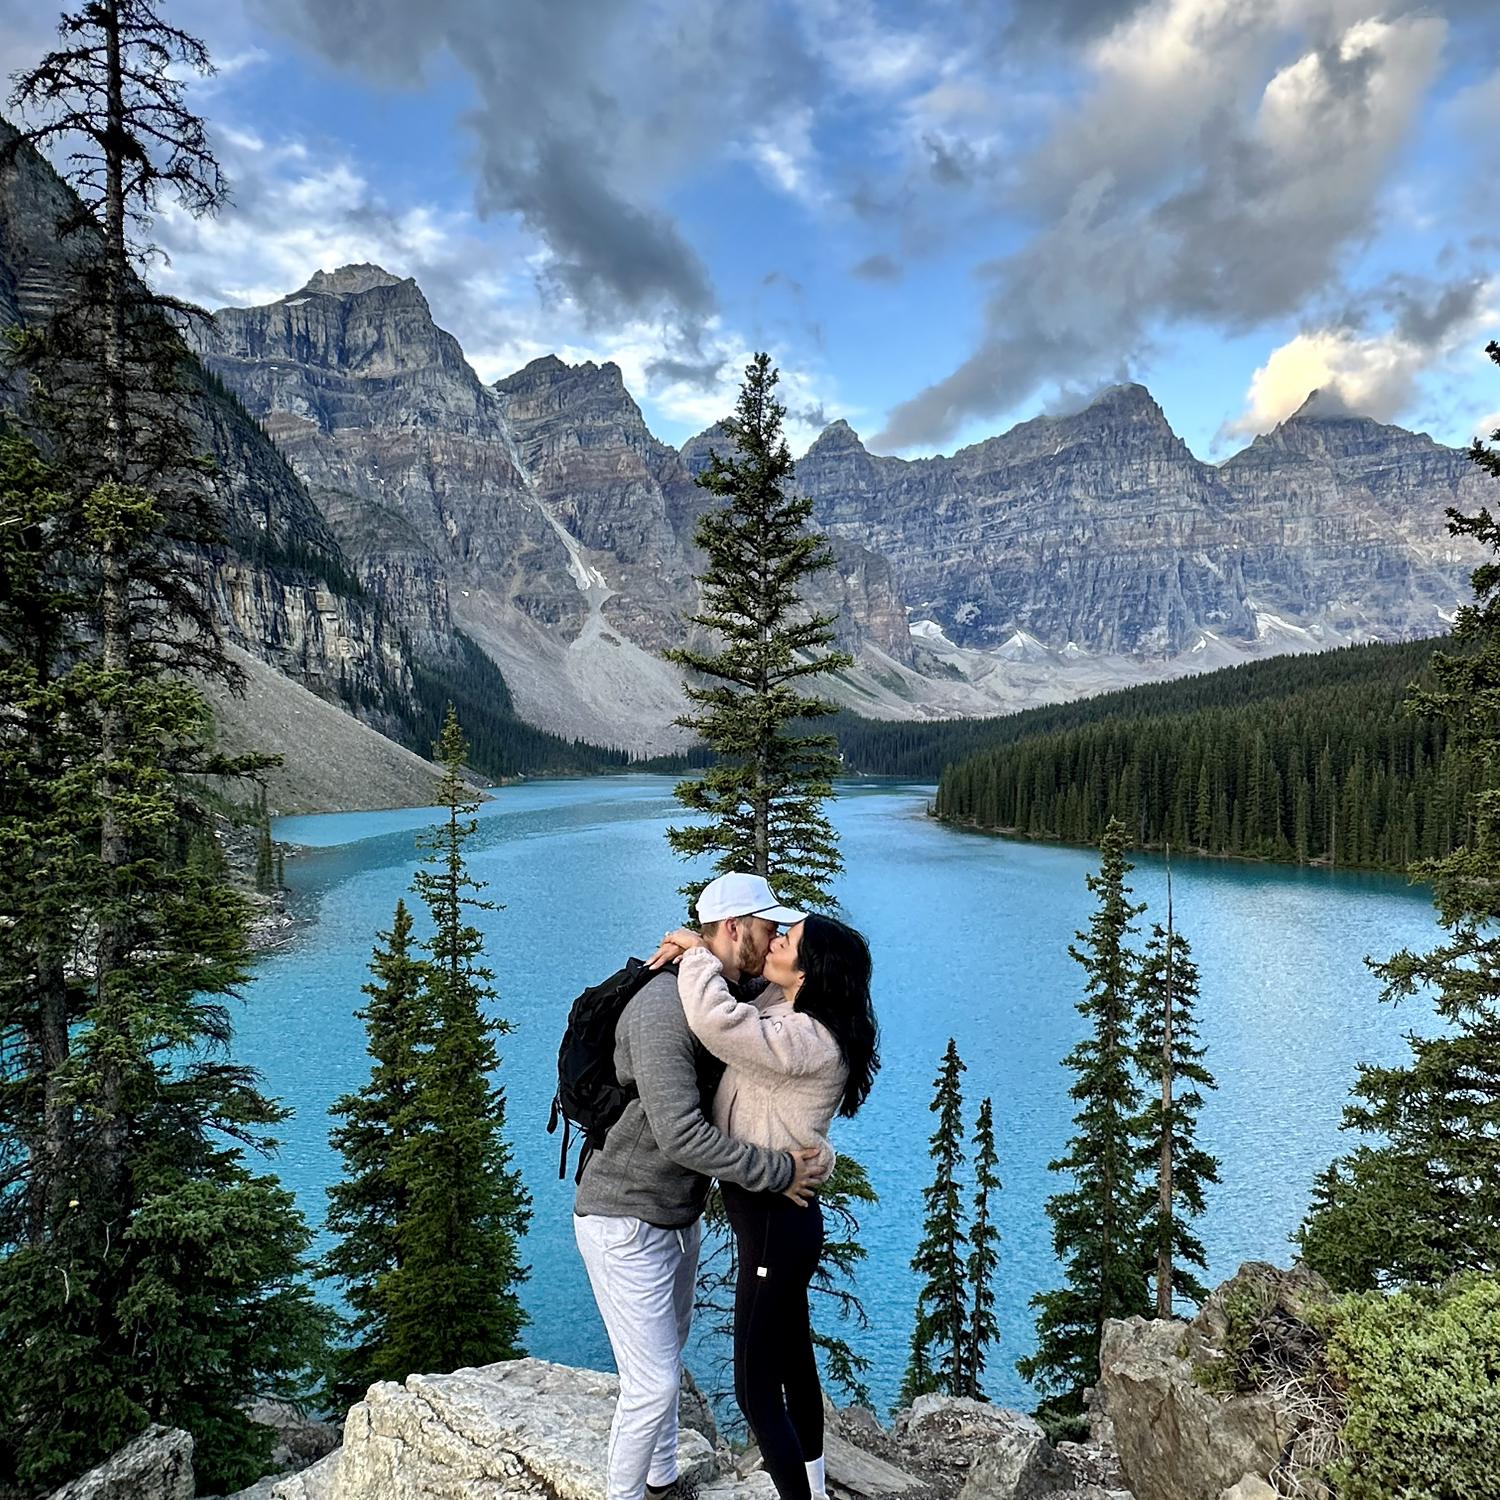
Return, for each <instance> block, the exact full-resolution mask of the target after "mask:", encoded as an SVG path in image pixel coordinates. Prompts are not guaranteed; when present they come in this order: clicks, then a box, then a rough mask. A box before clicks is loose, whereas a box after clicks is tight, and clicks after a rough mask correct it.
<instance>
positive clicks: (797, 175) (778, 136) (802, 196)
mask: <svg viewBox="0 0 1500 1500" xmlns="http://www.w3.org/2000/svg"><path fill="white" fill-rule="evenodd" d="M746 154H747V155H748V156H749V157H750V160H751V161H753V162H754V163H755V165H756V167H757V169H758V170H759V171H760V173H761V175H762V176H763V177H764V178H766V180H767V181H768V182H770V183H771V185H772V186H773V187H776V188H779V189H780V190H781V191H782V192H783V193H785V194H786V195H787V196H788V197H790V198H795V199H797V200H798V201H799V202H801V203H804V204H806V205H807V206H808V207H810V208H817V207H820V206H821V205H823V204H824V203H826V202H827V200H828V192H827V190H826V189H825V188H824V187H823V186H822V184H821V183H820V182H819V180H818V162H817V149H816V147H815V146H814V144H813V112H812V110H811V109H809V108H807V107H806V106H804V107H802V108H800V109H788V110H784V111H782V112H781V113H780V114H779V115H778V116H777V117H776V119H775V120H774V122H773V123H772V124H769V125H762V126H760V127H759V128H758V129H757V130H756V132H755V134H754V136H753V137H752V138H751V142H750V146H749V148H748V151H747V153H746Z"/></svg>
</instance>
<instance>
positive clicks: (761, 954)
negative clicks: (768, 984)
mask: <svg viewBox="0 0 1500 1500" xmlns="http://www.w3.org/2000/svg"><path fill="white" fill-rule="evenodd" d="M769 949H770V944H769V943H768V944H767V945H766V947H765V948H761V947H760V946H759V945H758V944H757V942H756V940H755V934H754V933H751V932H742V933H741V934H740V940H739V942H738V943H737V944H736V945H735V953H734V961H735V963H736V964H738V965H739V970H740V973H741V974H743V975H744V976H745V977H746V978H747V979H759V978H760V972H761V970H762V969H764V968H765V966H766V953H767V952H768V951H769Z"/></svg>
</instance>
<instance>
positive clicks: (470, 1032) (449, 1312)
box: [376, 707, 531, 1375]
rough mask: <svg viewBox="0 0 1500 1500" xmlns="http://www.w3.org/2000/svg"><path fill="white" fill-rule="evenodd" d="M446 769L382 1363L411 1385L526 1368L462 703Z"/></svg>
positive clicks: (427, 885)
mask: <svg viewBox="0 0 1500 1500" xmlns="http://www.w3.org/2000/svg"><path fill="white" fill-rule="evenodd" d="M434 754H435V757H436V759H437V760H438V761H439V762H440V763H441V765H442V766H443V779H442V782H441V784H440V786H439V791H438V799H439V802H440V804H441V805H442V806H443V807H445V808H446V809H447V816H446V817H445V818H444V820H443V822H442V823H440V824H439V825H438V827H437V828H436V829H435V830H434V831H433V832H432V833H430V834H428V835H427V836H426V837H425V838H424V839H423V847H424V849H425V851H426V859H425V863H426V865H427V866H428V868H426V869H423V870H419V871H418V872H417V875H416V879H415V882H414V887H415V890H416V892H417V895H418V896H419V897H420V898H421V900H422V902H423V903H424V905H425V906H426V907H427V910H428V912H429V914H430V915H431V918H432V923H433V933H432V936H431V937H430V938H429V939H428V940H427V941H426V942H425V943H424V944H423V947H424V948H425V949H426V953H427V957H426V959H425V960H424V962H423V965H422V1000H421V1008H422V1033H421V1042H420V1049H419V1055H418V1059H417V1064H416V1077H415V1085H414V1088H413V1092H412V1101H411V1104H410V1106H409V1107H408V1108H407V1109H406V1110H405V1111H403V1113H402V1115H401V1116H399V1117H398V1118H397V1120H396V1122H395V1125H394V1129H395V1132H396V1134H397V1136H398V1137H399V1139H398V1142H397V1146H396V1150H395V1153H394V1165H393V1173H392V1178H393V1185H394V1188H395V1190H396V1191H397V1192H398V1193H399V1194H400V1196H401V1201H402V1214H401V1217H400V1218H399V1219H398V1220H397V1221H396V1222H395V1225H394V1234H393V1245H392V1255H393V1258H394V1262H395V1264H394V1267H393V1269H392V1270H391V1271H390V1273H389V1275H388V1276H387V1277H386V1278H385V1280H384V1285H383V1289H382V1300H383V1307H382V1315H383V1317H384V1320H385V1328H384V1333H385V1339H384V1343H383V1345H382V1347H381V1348H380V1350H379V1352H378V1354H377V1355H376V1358H377V1360H378V1362H379V1363H381V1364H382V1365H383V1366H384V1367H385V1368H387V1369H389V1370H391V1371H392V1372H393V1374H394V1373H396V1372H400V1373H401V1374H402V1375H405V1374H410V1373H412V1372H413V1371H428V1372H432V1371H446V1370H456V1369H458V1368H460V1367H461V1366H464V1365H482V1364H490V1363H493V1362H494V1361H495V1360H500V1359H514V1358H517V1357H519V1356H520V1355H521V1354H522V1353H524V1350H523V1348H522V1345H521V1330H522V1328H523V1327H524V1326H525V1323H526V1314H525V1312H524V1311H523V1310H522V1307H521V1301H520V1296H519V1294H518V1291H517V1288H518V1287H519V1286H520V1284H521V1282H522V1281H523V1280H524V1279H525V1277H526V1275H527V1268H526V1267H525V1266H523V1265H522V1263H521V1253H520V1241H521V1236H522V1235H523V1234H524V1233H525V1232H526V1227H527V1225H528V1224H529V1223H530V1220H531V1199H530V1196H529V1195H528V1194H527V1192H526V1190H525V1188H524V1187H523V1186H522V1184H521V1178H520V1174H519V1172H518V1171H517V1170H516V1168H515V1167H514V1166H513V1165H512V1163H511V1152H510V1146H509V1144H508V1142H507V1141H506V1138H505V1091H504V1090H503V1089H502V1088H497V1087H495V1086H493V1085H492V1084H491V1082H490V1079H491V1076H492V1075H493V1074H494V1073H495V1071H496V1070H497V1069H498V1067H499V1065H500V1059H499V1055H498V1052H497V1050H496V1047H495V1037H496V1036H499V1035H504V1034H505V1033H506V1032H508V1031H509V1030H510V1029H511V1027H510V1023H509V1022H507V1021H505V1020H502V1019H499V1018H491V1017H487V1016H486V1015H485V1007H486V1006H487V1005H488V1004H489V1003H490V1002H492V1001H494V999H495V998H496V990H495V987H494V985H493V984H492V982H491V981H492V980H493V979H494V974H493V972H492V971H491V970H490V969H489V968H488V967H486V965H485V963H484V935H483V934H482V933H481V932H480V930H479V929H478V928H477V927H475V926H474V925H473V923H472V922H471V921H470V920H469V918H468V913H469V912H473V911H493V910H494V909H495V903H494V902H492V901H489V900H486V899H485V898H484V897H482V896H481V895H480V894H479V892H480V891H482V890H483V889H484V888H485V883H484V882H483V881H480V880H476V879H475V878H474V877H473V876H472V875H471V874H470V873H469V869H468V862H467V860H466V858H465V854H464V847H465V845H466V843H467V842H468V840H469V839H470V838H471V837H472V836H473V834H474V832H475V830H476V829H477V827H478V821H477V819H475V817H474V816H473V815H474V813H475V811H476V810H477V809H478V807H479V803H478V801H477V800H476V799H475V797H474V794H473V790H472V788H471V787H470V786H469V785H468V783H467V782H466V781H465V780H464V776H463V768H464V762H465V759H466V757H467V754H468V746H467V744H466V743H465V740H464V736H463V731H462V729H461V728H460V727H459V723H458V716H457V714H455V713H454V712H453V710H452V708H451V707H450V709H449V712H448V716H447V719H446V721H445V723H444V725H443V732H442V735H441V736H440V737H439V739H438V742H437V745H436V746H435V747H434Z"/></svg>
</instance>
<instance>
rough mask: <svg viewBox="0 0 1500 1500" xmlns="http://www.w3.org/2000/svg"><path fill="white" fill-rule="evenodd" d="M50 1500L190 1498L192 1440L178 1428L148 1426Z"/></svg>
mask: <svg viewBox="0 0 1500 1500" xmlns="http://www.w3.org/2000/svg"><path fill="white" fill-rule="evenodd" d="M51 1500H193V1440H192V1438H191V1437H189V1436H188V1434H187V1433H185V1432H184V1431H183V1430H182V1429H181V1428H180V1427H158V1426H152V1427H148V1428H147V1429H146V1430H145V1431H144V1432H143V1433H142V1434H141V1435H140V1436H139V1437H138V1438H136V1439H135V1440H134V1441H133V1442H130V1443H127V1444H126V1445H125V1447H123V1448H121V1449H120V1451H119V1452H118V1453H115V1454H113V1455H112V1456H111V1457H109V1458H107V1459H105V1460H104V1462H103V1463H102V1464H99V1465H98V1466H97V1467H96V1468H93V1469H90V1470H89V1471H88V1473H87V1474H84V1475H83V1476H81V1477H80V1478H78V1479H75V1480H73V1481H72V1483H70V1484H65V1485H64V1486H63V1487H62V1488H61V1489H60V1490H54V1491H53V1492H52V1495H51Z"/></svg>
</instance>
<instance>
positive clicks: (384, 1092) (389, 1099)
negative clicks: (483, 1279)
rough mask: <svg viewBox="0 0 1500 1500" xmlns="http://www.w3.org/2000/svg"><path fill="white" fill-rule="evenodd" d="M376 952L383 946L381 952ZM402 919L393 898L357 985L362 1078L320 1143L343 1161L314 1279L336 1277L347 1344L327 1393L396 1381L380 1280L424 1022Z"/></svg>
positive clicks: (388, 1258) (390, 1259) (399, 1196)
mask: <svg viewBox="0 0 1500 1500" xmlns="http://www.w3.org/2000/svg"><path fill="white" fill-rule="evenodd" d="M382 945H383V946H382ZM416 947H417V944H416V939H415V936H414V933H413V923H412V919H411V913H410V911H408V909H407V906H406V902H405V901H404V900H398V901H397V903H396V910H395V915H394V916H393V917H392V920H391V926H390V930H389V931H388V932H382V933H380V934H378V936H377V940H376V948H375V951H374V955H373V956H372V958H371V961H370V976H371V977H370V980H369V982H368V983H366V984H365V985H364V987H363V988H364V994H365V995H366V996H367V1001H366V1004H365V1005H364V1006H363V1007H362V1008H361V1009H360V1010H359V1011H357V1012H356V1014H357V1015H358V1017H359V1019H360V1020H361V1021H363V1022H364V1026H365V1035H366V1048H367V1051H368V1052H369V1056H370V1060H371V1070H370V1078H369V1081H368V1083H367V1084H366V1086H365V1087H364V1088H363V1089H361V1090H360V1091H359V1092H358V1093H352V1094H344V1095H342V1096H341V1097H340V1098H338V1099H337V1100H335V1101H334V1104H333V1106H332V1108H331V1109H330V1111H329V1113H330V1114H332V1115H333V1116H334V1117H335V1119H337V1120H339V1121H340V1122H341V1123H339V1124H338V1125H336V1126H335V1128H334V1129H333V1130H332V1131H331V1132H330V1133H329V1142H330V1144H331V1145H332V1146H333V1148H334V1150H336V1151H337V1152H338V1153H339V1154H340V1155H341V1156H342V1158H343V1163H344V1170H343V1176H342V1177H341V1178H340V1179H339V1181H337V1182H336V1183H334V1184H333V1186H331V1187H330V1188H329V1189H328V1229H329V1231H330V1233H332V1234H334V1235H337V1236H338V1237H339V1238H338V1243H336V1244H335V1245H334V1246H333V1247H332V1248H331V1249H330V1250H329V1251H328V1253H327V1254H326V1255H325V1256H324V1258H323V1262H322V1264H321V1266H320V1267H319V1273H318V1274H319V1275H320V1276H325V1277H331V1278H334V1279H336V1280H337V1281H338V1282H339V1283H340V1284H341V1286H342V1289H343V1293H344V1300H345V1301H346V1302H347V1303H348V1305H349V1307H350V1309H351V1314H352V1316H351V1317H350V1319H349V1328H348V1332H349V1333H350V1334H352V1336H353V1340H352V1343H351V1344H349V1345H347V1346H346V1347H344V1348H341V1349H340V1350H339V1351H338V1372H337V1376H336V1380H337V1386H338V1389H339V1392H340V1394H341V1395H347V1394H349V1393H351V1392H353V1393H355V1394H356V1395H357V1394H358V1393H359V1392H361V1391H363V1390H364V1389H365V1388H366V1387H368V1386H369V1385H371V1384H372V1383H373V1382H374V1381H376V1380H386V1379H395V1378H404V1377H405V1375H406V1373H407V1372H406V1371H399V1372H398V1371H396V1370H395V1369H393V1368H392V1367H391V1366H390V1365H389V1364H388V1363H386V1362H385V1360H384V1357H383V1356H384V1350H385V1346H386V1342H387V1337H388V1335H387V1321H388V1318H387V1301H388V1293H389V1286H388V1282H387V1278H388V1276H389V1275H390V1273H391V1272H393V1271H394V1270H396V1268H397V1266H398V1259H397V1252H398V1241H397V1226H398V1225H399V1224H401V1223H402V1222H403V1221H404V1219H405V1216H406V1209H407V1194H406V1192H405V1190H404V1187H403V1185H402V1182H401V1180H400V1177H399V1175H398V1173H397V1171H396V1163H397V1160H398V1158H399V1157H400V1155H401V1153H402V1150H403V1148H404V1147H405V1146H406V1144H407V1140H408V1137H409V1135H410V1132H411V1131H412V1129H413V1128H414V1127H415V1124H416V1121H417V1118H418V1117H417V1114H416V1104H417V1097H416V1095H417V1082H418V1074H419V1065H420V1062H421V1057H422V1048H423V1045H424V1043H425V1041H426V1035H427V1029H428V1028H427V1023H426V1014H425V1011H424V1008H423V1007H424V981H425V977H426V975H425V969H424V964H423V960H422V959H421V958H420V957H419V956H418V954H417V952H416Z"/></svg>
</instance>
